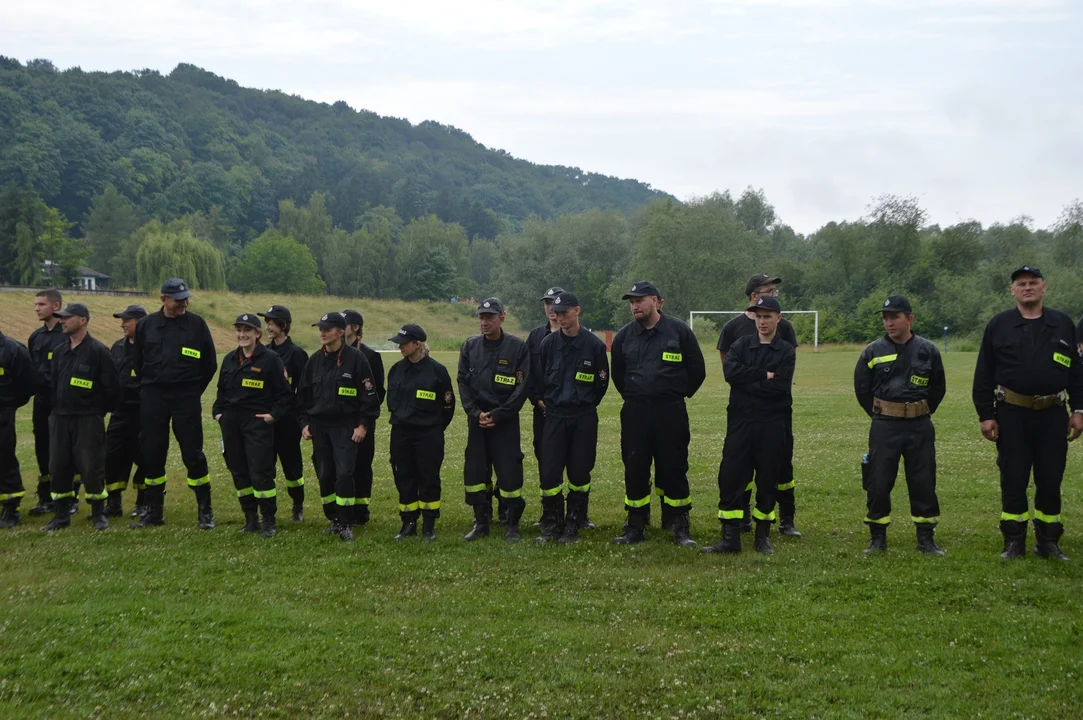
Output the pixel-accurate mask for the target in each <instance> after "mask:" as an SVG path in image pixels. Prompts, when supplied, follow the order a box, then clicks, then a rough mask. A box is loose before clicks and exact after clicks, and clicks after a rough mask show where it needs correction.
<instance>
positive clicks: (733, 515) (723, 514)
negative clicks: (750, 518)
mask: <svg viewBox="0 0 1083 720" xmlns="http://www.w3.org/2000/svg"><path fill="white" fill-rule="evenodd" d="M744 517H745V511H744V510H719V511H718V519H719V520H743V519H744Z"/></svg>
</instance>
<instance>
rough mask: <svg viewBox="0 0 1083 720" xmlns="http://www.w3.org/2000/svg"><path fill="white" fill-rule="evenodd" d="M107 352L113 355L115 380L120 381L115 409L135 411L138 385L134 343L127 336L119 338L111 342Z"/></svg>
mask: <svg viewBox="0 0 1083 720" xmlns="http://www.w3.org/2000/svg"><path fill="white" fill-rule="evenodd" d="M109 354H110V355H112V356H113V365H114V366H115V367H116V369H117V380H118V381H119V382H120V402H118V403H117V408H116V409H117V410H118V411H121V412H135V411H136V410H138V409H139V385H140V378H139V375H138V374H137V373H136V372H135V343H131V342H128V338H121V339H120V340H117V341H116V342H115V343H113V347H111V348H110V349H109Z"/></svg>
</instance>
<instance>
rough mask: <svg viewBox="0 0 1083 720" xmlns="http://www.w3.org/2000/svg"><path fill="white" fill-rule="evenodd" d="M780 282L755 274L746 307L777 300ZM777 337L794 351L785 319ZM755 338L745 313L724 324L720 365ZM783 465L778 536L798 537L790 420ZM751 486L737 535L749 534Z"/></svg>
mask: <svg viewBox="0 0 1083 720" xmlns="http://www.w3.org/2000/svg"><path fill="white" fill-rule="evenodd" d="M781 282H782V278H779V277H771V276H770V275H767V274H765V273H757V274H755V275H753V276H752V277H750V278H749V279H748V282H747V283H745V296H746V297H748V304H749V307H753V306H755V304H756V301H757V300H758V299H759V298H761V297H778V285H779V284H780V283H781ZM777 332H778V334H779V335H780V336H781V337H782V339H783V340H785V341H786V342H788V343H789V344H790V345H792V346H793V349H794V350H796V349H797V333H796V332H794V329H793V325H791V324H790V321H789V320H787V319H786V318H782V319H781V320H779V322H778V331H777ZM755 334H756V317H755V315H754V314H753V313H750V312H748V311H747V310H746V311H745V312H743V313H741V314H740V315H738V316H737V317H735V318H733V319H732V320H730V321H729V322H727V323H726V324H725V326H723V328H722V332H721V334H719V336H718V345H717V347H718V354H719V356H720V357H721V359H722V363H723V364H725V362H726V353H727V352H729V349H730V347H731V346H732V345H733V343H734V342H736V341H737V338H740V337H744V336H745V335H755ZM785 452H786V464H785V465H783V467H782V474H781V476H780V477H779V481H778V494H777V496H776V498H777V500H778V534H779V535H788V536H790V537H801V533H800V532H798V530H797V527H796V526H795V525H794V515H795V514H796V508H795V506H794V492H793V491H794V480H793V418H792V417H791V418H790V424H789V426H788V427H787V429H786V446H785ZM753 486H754V483H753V482H752V478H751V477H750V478H748V483H747V487H746V489H745V495H744V497H745V505H744V509H745V517H744V520H742V521H741V532H751V531H752V488H753Z"/></svg>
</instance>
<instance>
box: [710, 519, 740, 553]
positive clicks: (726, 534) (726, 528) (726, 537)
mask: <svg viewBox="0 0 1083 720" xmlns="http://www.w3.org/2000/svg"><path fill="white" fill-rule="evenodd" d="M700 552H703V553H727V554H731V555H732V554H736V553H739V552H741V521H740V520H723V521H722V536H721V537H720V538H719V539H718V542H717V543H715V544H714V545H708V546H707V547H704V548H700Z"/></svg>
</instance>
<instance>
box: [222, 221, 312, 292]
mask: <svg viewBox="0 0 1083 720" xmlns="http://www.w3.org/2000/svg"><path fill="white" fill-rule="evenodd" d="M229 286H230V289H231V290H236V291H237V292H244V293H249V292H276V293H287V294H290V295H318V294H320V293H322V292H324V290H325V286H324V284H323V280H321V279H320V277H319V275H318V274H317V272H316V260H315V259H314V258H313V257H312V253H311V252H310V251H309V249H308V248H307V247H305V246H304V245H302V244H301V243H299V242H297V241H296V240H294V239H293V238H291V237H286V236H284V235H281V234H279V232H278V231H277V230H268V231H267V232H265V233H263V234H262V235H260V236H259V237H258V238H256V239H255V240H253V241H252V242H250V243H248V245H246V246H245V248H244V250H242V251H241V254H240V257H238V259H237V264H236V265H234V267H233V270H232V271H231V272H230V274H229Z"/></svg>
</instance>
